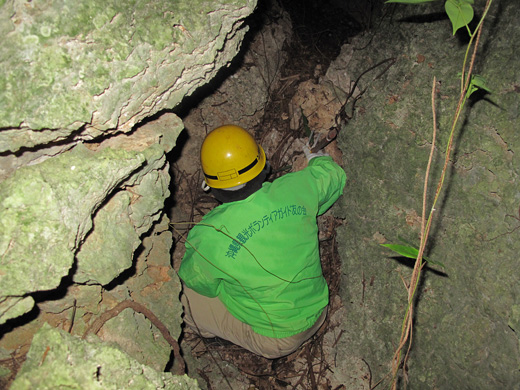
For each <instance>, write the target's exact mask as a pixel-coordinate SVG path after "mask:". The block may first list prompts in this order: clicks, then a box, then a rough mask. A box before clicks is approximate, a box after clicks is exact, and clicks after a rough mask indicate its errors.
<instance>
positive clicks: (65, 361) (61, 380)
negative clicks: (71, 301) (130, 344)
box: [11, 325, 199, 390]
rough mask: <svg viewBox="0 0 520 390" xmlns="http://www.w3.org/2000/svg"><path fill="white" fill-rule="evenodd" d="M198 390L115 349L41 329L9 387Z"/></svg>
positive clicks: (187, 381) (21, 389) (182, 378)
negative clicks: (22, 365) (21, 367)
mask: <svg viewBox="0 0 520 390" xmlns="http://www.w3.org/2000/svg"><path fill="white" fill-rule="evenodd" d="M35 388H38V389H42V390H44V389H49V390H50V389H57V388H58V389H61V388H68V389H82V390H83V389H85V390H89V389H114V390H116V389H135V390H147V389H150V390H152V389H170V390H173V389H176V390H177V389H198V388H199V386H198V385H197V382H196V381H195V380H194V379H190V378H189V377H187V376H174V375H172V374H170V373H164V372H162V373H160V372H157V371H154V370H153V369H151V368H150V367H148V366H146V365H143V364H140V363H138V362H137V361H136V360H134V359H132V358H130V357H129V356H128V355H127V354H125V353H124V352H123V351H121V350H120V349H118V348H117V347H116V346H114V345H110V344H107V343H101V342H99V340H95V339H92V340H90V341H84V340H81V339H79V338H77V337H74V336H71V335H69V334H68V333H66V332H64V331H60V330H58V329H56V328H53V327H51V326H50V325H44V326H43V327H42V328H41V330H40V331H39V332H38V333H37V334H36V335H35V337H34V340H33V343H32V345H31V349H30V351H29V353H28V354H27V361H26V363H25V364H24V367H23V369H22V370H21V371H20V373H19V375H18V377H17V378H16V380H15V381H14V383H13V384H12V386H11V389H12V390H25V389H27V390H29V389H35Z"/></svg>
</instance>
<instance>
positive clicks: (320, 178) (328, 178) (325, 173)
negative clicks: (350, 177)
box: [306, 155, 347, 215]
mask: <svg viewBox="0 0 520 390" xmlns="http://www.w3.org/2000/svg"><path fill="white" fill-rule="evenodd" d="M306 169H308V170H309V173H310V174H311V175H312V176H313V178H314V179H315V180H316V186H317V190H318V196H319V208H318V215H320V214H323V213H324V212H325V211H327V210H328V209H329V208H330V206H332V205H333V204H334V202H335V201H336V200H337V199H338V198H339V197H340V195H341V194H342V193H343V188H344V187H345V183H346V180H347V175H346V174H345V171H344V170H343V168H342V167H340V166H339V165H338V164H336V163H335V162H334V161H333V160H332V157H330V156H328V155H324V156H317V157H314V158H312V159H311V160H309V165H308V167H307V168H306Z"/></svg>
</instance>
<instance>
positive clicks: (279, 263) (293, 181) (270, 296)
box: [179, 156, 346, 338]
mask: <svg viewBox="0 0 520 390" xmlns="http://www.w3.org/2000/svg"><path fill="white" fill-rule="evenodd" d="M345 181H346V175H345V172H344V171H343V169H342V168H341V167H340V166H339V165H337V164H336V163H334V161H333V160H332V158H330V157H328V156H324V157H317V158H313V159H312V160H310V162H309V165H308V166H307V167H306V168H305V169H303V170H301V171H298V172H293V173H289V174H287V175H285V176H282V177H281V178H279V179H277V180H275V181H274V182H272V183H264V185H263V186H262V188H261V189H259V190H258V191H256V192H255V193H254V194H252V195H250V196H249V197H248V198H246V199H244V200H241V201H237V202H230V203H225V204H222V205H220V206H218V207H216V208H215V209H213V210H212V211H211V212H209V213H208V214H207V215H206V216H205V217H204V218H203V219H202V221H201V222H200V223H199V224H197V225H195V226H194V227H193V228H192V229H191V231H190V233H189V235H188V239H187V242H186V254H185V255H184V258H183V260H182V263H181V267H180V270H179V276H180V277H181V279H182V280H183V281H184V283H185V284H186V285H187V286H188V287H189V288H191V289H193V290H195V291H196V292H198V293H199V294H201V295H205V296H207V297H218V298H219V299H220V300H221V301H222V303H223V304H224V305H225V306H226V307H227V309H228V310H229V312H230V313H231V314H232V315H233V316H234V317H236V318H237V319H239V320H240V321H242V322H245V323H247V324H249V325H250V326H251V327H252V329H253V330H254V331H255V332H256V333H258V334H261V335H264V336H268V337H275V338H282V337H289V336H292V335H295V334H297V333H300V332H303V331H305V330H307V329H309V328H310V327H311V326H312V325H314V323H315V322H316V320H317V319H318V317H319V316H320V314H321V313H322V311H323V309H324V308H325V307H326V306H327V304H328V299H329V297H328V287H327V283H326V282H325V279H324V277H323V275H322V270H321V263H320V257H319V248H318V226H317V223H316V216H317V215H320V214H322V213H324V212H325V211H326V210H327V209H328V208H329V207H330V206H331V205H332V204H333V203H334V202H335V201H336V200H337V199H338V197H339V196H340V195H341V194H342V192H343V188H344V186H345Z"/></svg>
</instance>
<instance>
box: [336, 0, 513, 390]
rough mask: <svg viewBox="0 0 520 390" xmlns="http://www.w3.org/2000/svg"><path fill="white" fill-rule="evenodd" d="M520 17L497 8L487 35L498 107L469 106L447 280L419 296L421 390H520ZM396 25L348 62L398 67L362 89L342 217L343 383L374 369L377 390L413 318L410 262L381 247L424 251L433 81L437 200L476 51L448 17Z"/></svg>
mask: <svg viewBox="0 0 520 390" xmlns="http://www.w3.org/2000/svg"><path fill="white" fill-rule="evenodd" d="M516 8H517V4H516V2H514V1H502V2H499V3H496V2H494V3H493V8H492V11H491V13H490V15H489V18H488V20H486V22H485V24H484V33H483V36H482V42H481V46H480V51H479V54H478V58H477V62H476V68H475V73H477V74H480V75H482V76H484V77H485V78H486V80H487V85H488V86H489V87H490V88H491V89H492V91H493V93H492V94H490V95H485V96H482V95H480V97H481V99H477V100H472V101H471V102H468V104H467V106H466V109H465V110H464V112H463V115H462V117H461V121H460V124H461V125H462V124H463V127H462V129H461V127H460V126H459V129H458V130H457V134H456V137H455V154H454V157H453V159H452V161H451V164H450V165H449V170H448V176H447V178H446V181H445V188H444V192H443V195H442V196H441V199H440V201H439V203H438V205H437V210H436V212H435V215H434V218H435V222H434V226H433V228H432V233H431V241H430V245H429V246H428V251H427V252H428V253H427V256H428V257H429V258H431V259H432V260H436V261H439V262H441V263H443V264H444V265H445V269H444V270H442V269H439V268H438V267H435V266H431V267H427V268H425V269H424V271H423V282H422V283H421V284H420V285H419V288H418V291H417V293H418V297H419V300H418V305H417V309H416V313H415V316H416V317H415V318H416V322H415V328H414V333H413V347H412V351H411V357H410V360H409V367H408V368H409V380H410V383H409V384H408V387H409V388H412V389H416V388H417V389H420V388H439V389H447V388H457V389H498V388H510V389H518V388H519V383H520V374H519V371H518V368H519V364H520V353H519V343H518V327H519V321H518V318H519V316H518V307H519V306H518V305H519V303H518V297H519V296H520V294H519V293H520V287H519V283H518V272H517V268H518V251H519V249H520V246H519V240H518V226H519V225H520V223H519V217H520V216H519V215H518V205H519V204H520V192H519V191H518V180H519V174H520V168H519V167H520V162H519V160H518V156H519V153H520V134H519V133H518V128H519V125H520V119H519V110H518V89H519V84H518V82H519V76H520V74H519V68H518V67H517V66H511V65H512V64H515V63H518V60H517V59H516V58H517V55H516V54H515V53H516V52H518V49H519V48H518V42H519V39H518V38H519V37H520V28H519V26H518V23H516V22H515V17H516V16H515V10H516ZM477 9H479V10H480V8H478V7H477ZM394 11H395V13H394V14H393V18H392V19H391V20H390V19H387V20H386V21H385V22H383V24H382V25H381V28H380V29H378V30H377V31H375V32H373V33H370V34H366V35H365V36H364V37H362V38H360V39H357V40H355V41H354V42H353V43H352V44H353V46H354V47H356V48H365V49H363V50H354V51H353V52H352V53H353V54H352V58H351V59H349V65H348V66H349V70H350V72H351V74H353V75H354V76H357V75H359V74H361V73H362V72H363V71H365V70H366V69H368V68H369V67H370V66H372V65H375V64H377V63H378V62H380V61H382V60H385V59H387V58H395V60H396V62H395V63H394V64H393V65H392V66H390V68H388V70H387V71H386V72H384V73H382V74H381V71H382V70H383V69H384V66H381V67H379V69H376V70H375V71H373V72H372V73H369V74H367V75H366V76H364V77H363V79H362V80H361V87H360V88H361V89H364V88H366V92H365V93H364V95H363V96H362V98H361V100H359V101H358V104H357V110H356V116H355V119H354V120H353V121H351V122H350V123H349V124H348V125H346V126H345V128H344V129H343V130H342V132H341V134H340V141H339V142H340V144H341V148H342V150H343V153H344V160H345V170H346V171H347V176H348V184H347V188H346V191H345V196H344V200H343V206H342V211H339V212H338V213H339V214H341V215H344V216H346V218H347V221H348V223H347V225H346V226H345V227H343V228H341V229H340V236H341V238H340V240H339V242H340V253H341V256H342V260H343V264H344V270H343V272H344V281H343V283H342V298H343V301H344V304H345V306H346V313H347V314H346V316H347V318H345V320H344V322H343V330H344V334H343V337H342V338H341V340H340V343H338V361H340V362H342V364H343V370H338V375H339V372H340V371H341V372H343V373H352V375H350V374H349V375H346V376H348V377H353V375H354V373H359V371H357V369H356V367H361V369H363V370H364V371H365V374H366V377H367V378H369V377H370V378H371V383H372V384H375V383H377V381H379V380H380V379H382V378H384V377H385V375H387V374H388V373H389V372H390V364H391V360H392V355H393V352H394V348H395V347H396V345H397V343H398V341H399V335H400V331H401V324H402V319H403V317H404V313H405V309H406V305H407V294H406V291H405V289H404V287H403V282H402V280H401V276H402V277H404V278H405V280H406V279H407V278H408V276H409V275H410V272H411V268H410V267H409V264H410V262H409V261H407V260H403V259H396V258H395V257H394V255H393V253H392V252H389V251H388V250H386V249H385V248H383V247H381V246H380V244H382V243H394V244H399V243H400V242H399V237H403V238H404V239H405V240H406V241H409V242H411V243H413V244H415V245H418V243H419V232H420V226H421V210H422V191H423V184H424V176H425V170H426V165H427V160H428V156H429V152H430V146H431V140H432V126H433V125H432V110H431V90H432V83H433V77H434V76H435V77H436V78H437V81H438V85H437V88H438V93H437V108H436V111H437V117H438V137H437V146H436V150H435V157H434V164H433V168H432V173H431V177H430V189H431V191H432V193H433V192H434V191H435V188H436V185H437V184H436V183H437V180H438V179H439V172H440V169H441V168H442V165H443V162H444V155H445V148H446V143H447V139H448V134H449V129H450V124H451V119H452V116H453V113H454V110H455V107H456V103H457V98H458V91H459V89H460V83H459V81H458V78H457V74H458V72H460V68H461V66H462V61H463V58H464V50H465V43H464V41H461V40H459V38H460V37H462V35H463V34H461V35H460V36H459V35H457V36H452V34H451V26H450V23H449V21H448V20H447V19H445V18H439V15H443V12H444V10H443V8H442V7H440V8H439V5H432V6H420V7H411V6H409V7H406V6H400V7H398V8H395V9H394ZM479 12H480V11H479ZM477 14H478V12H477ZM425 15H426V16H425ZM461 32H464V31H461ZM372 34H374V35H372ZM482 97H483V98H482ZM428 199H429V202H430V203H429V204H431V200H432V197H431V196H429V197H428ZM406 263H407V264H408V266H405V265H404V264H406ZM412 264H413V262H412ZM439 271H440V272H439ZM346 376H345V378H346ZM367 388H368V387H367Z"/></svg>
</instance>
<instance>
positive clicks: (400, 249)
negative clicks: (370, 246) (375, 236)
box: [381, 244, 419, 259]
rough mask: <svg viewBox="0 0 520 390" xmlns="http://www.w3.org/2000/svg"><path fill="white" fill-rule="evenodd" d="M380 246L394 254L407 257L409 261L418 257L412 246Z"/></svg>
mask: <svg viewBox="0 0 520 390" xmlns="http://www.w3.org/2000/svg"><path fill="white" fill-rule="evenodd" d="M381 246H384V247H385V248H388V249H391V250H393V251H394V252H396V253H399V254H400V255H401V256H404V257H408V258H410V259H417V256H418V255H419V251H418V250H417V249H416V248H414V247H412V246H407V245H397V244H381Z"/></svg>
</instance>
